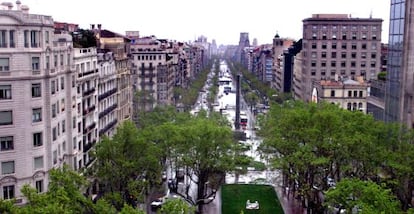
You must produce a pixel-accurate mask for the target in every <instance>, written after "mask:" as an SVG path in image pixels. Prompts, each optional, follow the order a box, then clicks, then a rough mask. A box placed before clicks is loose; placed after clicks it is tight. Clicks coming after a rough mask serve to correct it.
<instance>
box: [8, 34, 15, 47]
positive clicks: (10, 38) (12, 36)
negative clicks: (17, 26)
mask: <svg viewBox="0 0 414 214" xmlns="http://www.w3.org/2000/svg"><path fill="white" fill-rule="evenodd" d="M14 35H15V31H14V30H11V31H9V45H10V47H11V48H14V47H16V44H15V43H14Z"/></svg>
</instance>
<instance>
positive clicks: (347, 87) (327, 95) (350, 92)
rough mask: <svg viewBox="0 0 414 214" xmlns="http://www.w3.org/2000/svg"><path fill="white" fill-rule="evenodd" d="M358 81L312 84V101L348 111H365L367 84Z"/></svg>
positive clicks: (361, 79)
mask: <svg viewBox="0 0 414 214" xmlns="http://www.w3.org/2000/svg"><path fill="white" fill-rule="evenodd" d="M357 79H358V81H355V80H351V79H341V78H340V77H337V79H336V80H319V81H314V82H313V89H312V93H313V94H312V95H313V96H316V100H315V97H314V98H313V100H312V101H316V102H319V101H325V102H329V103H332V104H335V105H338V106H339V107H340V108H343V109H347V110H349V111H362V112H364V113H366V109H367V89H368V84H367V83H365V82H364V80H363V78H362V77H361V78H357Z"/></svg>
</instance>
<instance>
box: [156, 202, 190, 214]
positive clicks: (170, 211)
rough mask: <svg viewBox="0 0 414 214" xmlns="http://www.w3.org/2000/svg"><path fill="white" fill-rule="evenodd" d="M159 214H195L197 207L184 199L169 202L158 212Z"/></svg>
mask: <svg viewBox="0 0 414 214" xmlns="http://www.w3.org/2000/svg"><path fill="white" fill-rule="evenodd" d="M158 213H159V214H193V213H195V207H193V206H191V205H189V204H188V203H187V202H185V201H184V200H182V199H169V200H167V201H166V202H165V203H164V204H163V205H162V207H161V209H160V210H159V211H158Z"/></svg>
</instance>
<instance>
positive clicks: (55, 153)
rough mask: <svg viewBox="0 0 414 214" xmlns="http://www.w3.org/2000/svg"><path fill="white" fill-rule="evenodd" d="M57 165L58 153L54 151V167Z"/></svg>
mask: <svg viewBox="0 0 414 214" xmlns="http://www.w3.org/2000/svg"><path fill="white" fill-rule="evenodd" d="M55 164H57V151H56V150H55V151H53V165H55Z"/></svg>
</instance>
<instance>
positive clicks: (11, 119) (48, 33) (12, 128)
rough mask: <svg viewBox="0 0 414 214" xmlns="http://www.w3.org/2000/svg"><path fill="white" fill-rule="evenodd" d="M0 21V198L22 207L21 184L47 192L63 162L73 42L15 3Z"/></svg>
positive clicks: (44, 18)
mask: <svg viewBox="0 0 414 214" xmlns="http://www.w3.org/2000/svg"><path fill="white" fill-rule="evenodd" d="M0 17H1V23H0V26H1V30H0V46H1V47H0V164H1V165H0V169H1V174H0V188H1V190H2V191H1V194H0V198H2V199H12V198H15V199H16V202H17V203H24V199H23V198H22V197H21V196H22V194H21V192H20V189H21V188H22V186H23V185H24V184H30V185H31V186H33V187H35V188H36V189H37V191H38V192H44V191H47V186H48V182H49V180H48V179H49V175H48V173H49V170H50V169H52V168H55V167H60V166H62V164H63V163H64V162H66V161H68V158H67V157H68V153H69V143H70V142H71V136H70V134H69V133H70V132H71V127H72V116H76V113H72V111H71V109H72V103H71V99H70V97H72V95H73V93H74V92H75V90H76V89H74V88H73V82H74V79H73V76H74V74H75V71H74V67H73V61H72V39H71V37H70V36H69V35H67V34H54V21H53V19H52V17H50V16H43V15H35V14H29V13H28V10H27V7H23V5H20V4H18V5H17V9H16V10H13V9H12V7H10V8H9V9H8V10H0Z"/></svg>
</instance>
